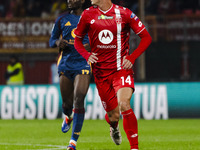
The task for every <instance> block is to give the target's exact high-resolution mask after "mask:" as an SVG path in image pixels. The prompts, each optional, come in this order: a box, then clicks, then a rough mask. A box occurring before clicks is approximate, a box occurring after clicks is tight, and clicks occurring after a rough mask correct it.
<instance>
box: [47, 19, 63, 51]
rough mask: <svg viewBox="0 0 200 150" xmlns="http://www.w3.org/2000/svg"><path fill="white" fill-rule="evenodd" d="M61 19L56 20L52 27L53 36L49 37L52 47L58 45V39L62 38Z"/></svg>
mask: <svg viewBox="0 0 200 150" xmlns="http://www.w3.org/2000/svg"><path fill="white" fill-rule="evenodd" d="M60 19H61V18H58V19H57V20H56V21H55V24H54V26H53V28H52V33H51V37H50V39H49V46H50V47H52V48H54V47H56V46H57V45H56V41H57V40H58V39H59V38H60V35H61V33H62V31H61V28H60Z"/></svg>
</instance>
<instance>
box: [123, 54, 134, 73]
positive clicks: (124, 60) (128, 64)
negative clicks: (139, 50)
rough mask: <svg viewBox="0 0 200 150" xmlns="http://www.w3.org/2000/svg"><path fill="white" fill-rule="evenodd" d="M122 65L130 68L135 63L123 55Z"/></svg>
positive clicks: (126, 68)
mask: <svg viewBox="0 0 200 150" xmlns="http://www.w3.org/2000/svg"><path fill="white" fill-rule="evenodd" d="M122 67H123V69H125V70H129V69H131V68H132V67H133V64H132V63H131V62H130V61H129V60H128V59H126V56H124V57H123V62H122Z"/></svg>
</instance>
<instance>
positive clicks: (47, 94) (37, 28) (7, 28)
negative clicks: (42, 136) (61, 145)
mask: <svg viewBox="0 0 200 150" xmlns="http://www.w3.org/2000/svg"><path fill="white" fill-rule="evenodd" d="M113 3H115V4H120V5H122V6H125V7H128V8H129V9H131V10H132V11H133V12H134V13H135V14H136V15H137V16H138V17H139V18H140V19H141V20H142V21H143V22H144V23H145V25H146V27H147V29H148V31H149V32H150V34H151V36H152V38H153V42H152V44H151V45H150V47H149V48H148V50H147V51H146V52H145V54H144V55H142V56H141V57H140V58H139V59H138V60H137V62H136V63H135V64H134V71H135V75H134V76H135V85H136V91H135V94H134V96H133V98H132V101H131V103H132V107H133V109H134V111H135V113H136V116H137V118H138V119H140V118H141V119H145V120H152V119H163V120H167V119H171V118H190V119H191V118H198V119H199V118H200V0H175V1H174V0H113ZM89 6H90V0H86V2H85V5H84V8H87V7H89ZM64 11H66V2H65V1H64V0H57V1H53V0H6V1H5V0H0V110H1V111H0V119H1V120H0V122H1V121H3V120H4V119H43V118H46V119H57V118H61V117H62V111H61V96H60V91H59V84H58V80H57V76H54V74H55V72H56V69H55V68H54V67H55V66H54V65H55V63H56V59H57V56H58V49H57V48H55V49H51V48H49V45H48V41H49V38H50V35H51V29H52V27H53V25H54V21H55V19H56V17H57V16H58V15H59V14H60V13H63V12H64ZM138 43H139V39H138V38H137V36H135V35H134V34H132V35H131V38H130V47H131V49H130V51H133V50H134V49H135V48H136V47H137V45H138ZM12 54H15V55H16V56H18V57H19V61H20V62H21V63H22V65H23V71H24V77H25V84H24V85H23V86H8V85H6V81H5V78H4V74H5V72H6V67H7V65H8V64H9V58H10V55H12ZM85 106H86V119H104V113H105V112H104V110H103V108H102V107H101V103H100V101H99V97H98V93H97V91H96V88H95V84H94V81H93V79H92V80H91V85H90V88H89V91H88V95H87V97H86V102H85ZM198 140H200V139H198ZM144 149H145V148H144ZM193 149H196V148H194V147H193Z"/></svg>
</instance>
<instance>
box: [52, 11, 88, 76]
mask: <svg viewBox="0 0 200 150" xmlns="http://www.w3.org/2000/svg"><path fill="white" fill-rule="evenodd" d="M79 18H80V16H77V15H74V14H69V13H65V14H62V15H61V16H59V17H58V18H57V19H56V21H55V25H54V27H53V30H52V34H51V38H50V40H49V45H50V47H52V48H53V47H57V45H56V41H57V40H58V39H59V38H62V39H65V40H67V41H68V43H69V45H68V48H67V49H66V50H63V51H62V53H61V56H60V57H59V59H58V63H57V65H58V73H59V74H61V73H64V74H65V72H70V71H76V72H77V71H80V73H81V74H89V73H90V65H88V63H87V62H86V60H85V59H84V58H83V57H82V56H81V55H80V54H79V53H78V52H77V51H76V49H75V47H74V38H75V34H74V30H75V28H76V27H77V24H78V22H79ZM86 43H89V39H88V36H85V37H84V39H83V44H86ZM83 70H86V71H83ZM87 70H88V71H89V73H88V71H87ZM84 72H85V73H84Z"/></svg>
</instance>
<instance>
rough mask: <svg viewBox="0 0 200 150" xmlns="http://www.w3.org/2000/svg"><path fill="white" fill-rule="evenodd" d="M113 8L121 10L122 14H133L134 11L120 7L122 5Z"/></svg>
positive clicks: (114, 5)
mask: <svg viewBox="0 0 200 150" xmlns="http://www.w3.org/2000/svg"><path fill="white" fill-rule="evenodd" d="M113 7H114V8H116V9H119V10H120V12H122V13H126V14H127V13H132V11H131V10H130V9H128V8H126V7H123V6H120V5H116V4H113Z"/></svg>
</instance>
